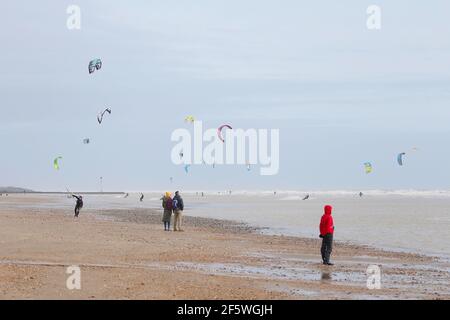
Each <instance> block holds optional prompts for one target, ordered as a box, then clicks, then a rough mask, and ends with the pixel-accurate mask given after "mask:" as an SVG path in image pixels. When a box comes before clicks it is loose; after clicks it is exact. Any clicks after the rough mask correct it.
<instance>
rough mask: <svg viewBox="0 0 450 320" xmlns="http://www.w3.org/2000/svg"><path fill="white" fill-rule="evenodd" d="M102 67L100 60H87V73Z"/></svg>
mask: <svg viewBox="0 0 450 320" xmlns="http://www.w3.org/2000/svg"><path fill="white" fill-rule="evenodd" d="M101 68H102V60H100V59H94V60H91V61H90V62H89V74H91V73H92V72H94V71H95V70H100V69H101Z"/></svg>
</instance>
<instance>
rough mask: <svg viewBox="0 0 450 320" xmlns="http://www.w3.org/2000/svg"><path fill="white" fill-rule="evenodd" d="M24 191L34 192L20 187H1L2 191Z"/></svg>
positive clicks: (0, 191) (0, 190)
mask: <svg viewBox="0 0 450 320" xmlns="http://www.w3.org/2000/svg"><path fill="white" fill-rule="evenodd" d="M19 192H20V193H23V192H34V191H33V190H30V189H25V188H18V187H0V193H19Z"/></svg>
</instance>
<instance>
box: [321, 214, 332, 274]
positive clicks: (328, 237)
mask: <svg viewBox="0 0 450 320" xmlns="http://www.w3.org/2000/svg"><path fill="white" fill-rule="evenodd" d="M332 210H333V207H332V206H329V205H326V206H325V207H324V214H323V216H322V219H320V236H319V237H320V238H322V247H321V248H320V253H321V254H322V261H323V264H325V265H328V266H332V265H333V264H332V263H331V262H330V256H331V251H332V249H333V233H334V222H333V217H332V216H331V211H332Z"/></svg>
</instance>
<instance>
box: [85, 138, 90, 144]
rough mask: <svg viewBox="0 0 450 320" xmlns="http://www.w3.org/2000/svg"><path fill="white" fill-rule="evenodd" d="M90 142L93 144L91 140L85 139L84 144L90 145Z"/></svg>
mask: <svg viewBox="0 0 450 320" xmlns="http://www.w3.org/2000/svg"><path fill="white" fill-rule="evenodd" d="M90 142H91V140H90V139H89V138H86V139H83V143H84V144H89V143H90Z"/></svg>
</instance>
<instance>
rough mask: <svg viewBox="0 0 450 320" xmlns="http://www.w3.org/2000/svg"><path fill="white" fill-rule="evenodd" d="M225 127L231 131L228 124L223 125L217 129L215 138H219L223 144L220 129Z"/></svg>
mask: <svg viewBox="0 0 450 320" xmlns="http://www.w3.org/2000/svg"><path fill="white" fill-rule="evenodd" d="M225 127H227V128H228V129H233V128H232V127H231V126H229V125H228V124H223V125H221V126H220V127H219V128H217V136H218V137H219V139H220V140H221V141H222V142H225V140H224V139H223V137H222V129H223V128H225Z"/></svg>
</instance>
